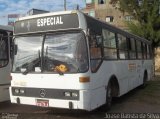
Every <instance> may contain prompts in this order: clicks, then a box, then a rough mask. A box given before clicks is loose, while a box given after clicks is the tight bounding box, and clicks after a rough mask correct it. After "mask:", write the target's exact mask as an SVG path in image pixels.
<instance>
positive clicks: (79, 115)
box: [0, 75, 160, 119]
mask: <svg viewBox="0 0 160 119" xmlns="http://www.w3.org/2000/svg"><path fill="white" fill-rule="evenodd" d="M136 113H138V114H141V113H142V114H146V115H147V114H155V113H159V116H158V117H155V116H154V115H152V116H151V117H149V116H150V115H149V116H148V117H147V119H160V75H159V76H156V77H155V78H154V79H153V80H151V81H149V82H148V83H147V86H146V87H145V88H144V89H141V88H139V87H138V88H136V89H134V90H133V91H131V92H129V93H127V94H126V95H124V96H122V97H120V98H116V99H114V100H113V105H112V108H111V109H110V110H109V111H107V110H104V109H103V110H102V109H101V108H99V109H96V110H94V111H92V112H85V111H80V110H78V111H77V110H65V109H53V108H41V107H33V106H27V105H15V104H11V103H10V102H4V103H0V119H1V118H2V119H104V118H108V119H109V117H107V116H108V115H110V114H112V115H113V114H117V115H118V114H136ZM117 115H116V116H117ZM124 118H125V119H128V117H124ZM110 119H111V117H110ZM112 119H113V118H112ZM142 119H146V118H142Z"/></svg>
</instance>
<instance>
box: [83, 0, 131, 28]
mask: <svg viewBox="0 0 160 119" xmlns="http://www.w3.org/2000/svg"><path fill="white" fill-rule="evenodd" d="M83 12H84V13H87V14H88V15H90V16H93V17H95V18H97V19H100V20H102V21H105V22H108V23H110V24H112V25H114V26H116V27H119V28H121V29H125V30H127V26H126V24H125V21H130V20H131V16H129V15H127V14H124V13H122V12H121V11H119V9H118V6H115V4H112V3H111V0H86V8H85V9H83Z"/></svg>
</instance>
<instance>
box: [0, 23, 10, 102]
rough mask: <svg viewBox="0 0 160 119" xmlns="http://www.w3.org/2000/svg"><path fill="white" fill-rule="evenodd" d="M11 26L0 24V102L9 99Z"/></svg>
mask: <svg viewBox="0 0 160 119" xmlns="http://www.w3.org/2000/svg"><path fill="white" fill-rule="evenodd" d="M12 32H13V28H12V27H11V26H2V25H0V102H2V101H7V100H9V86H10V81H11V80H10V69H11V68H10V66H11V64H10V52H9V51H10V43H11V41H12V39H11V36H12Z"/></svg>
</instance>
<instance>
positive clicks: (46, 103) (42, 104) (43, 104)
mask: <svg viewBox="0 0 160 119" xmlns="http://www.w3.org/2000/svg"><path fill="white" fill-rule="evenodd" d="M36 105H37V106H40V107H49V101H48V100H40V99H37V100H36Z"/></svg>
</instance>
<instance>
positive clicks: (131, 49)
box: [128, 38, 136, 59]
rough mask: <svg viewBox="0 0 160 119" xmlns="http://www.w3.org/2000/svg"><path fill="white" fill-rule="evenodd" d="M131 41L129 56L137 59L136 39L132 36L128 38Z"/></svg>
mask: <svg viewBox="0 0 160 119" xmlns="http://www.w3.org/2000/svg"><path fill="white" fill-rule="evenodd" d="M128 41H129V43H128V45H129V58H130V59H136V47H135V39H134V38H130V39H128Z"/></svg>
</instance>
